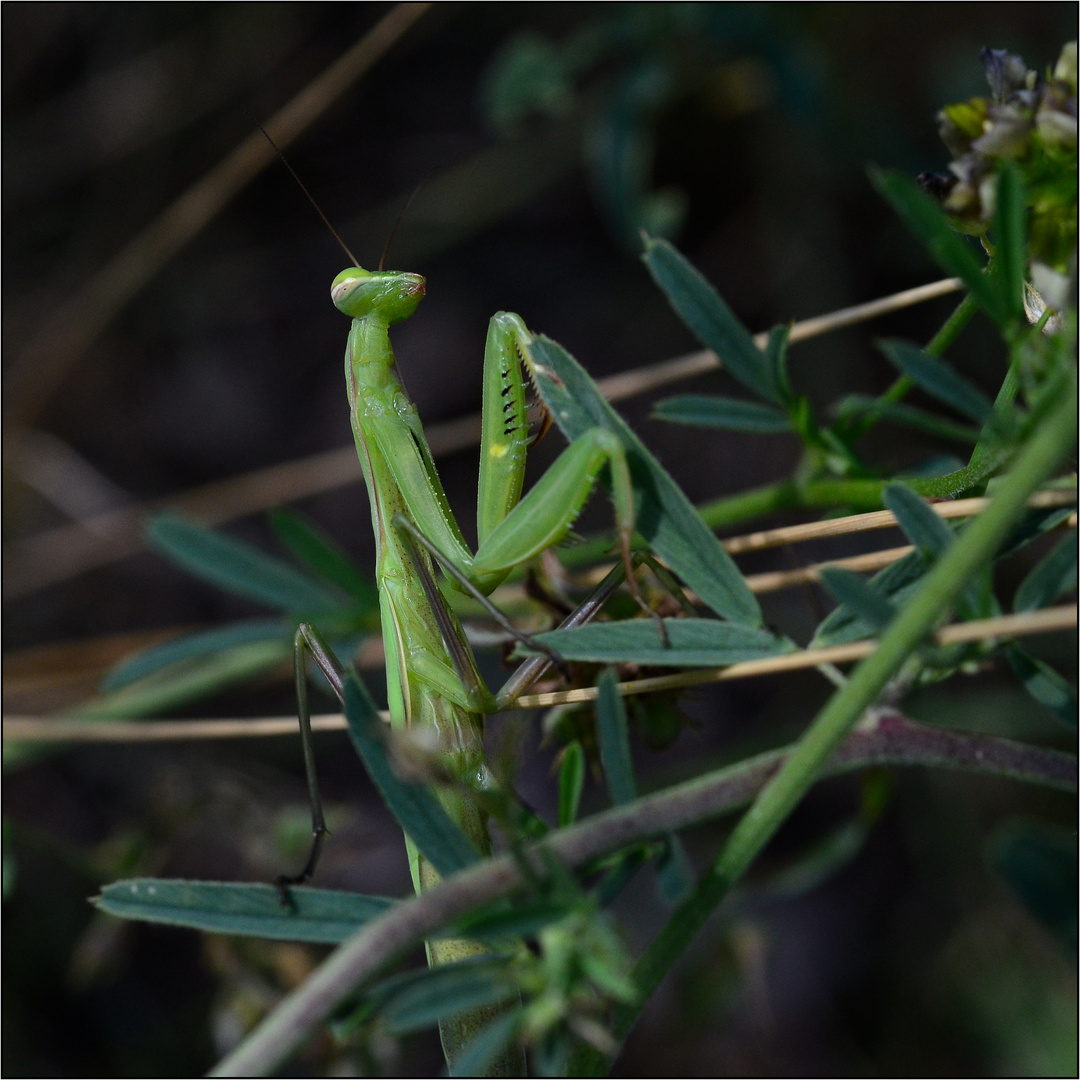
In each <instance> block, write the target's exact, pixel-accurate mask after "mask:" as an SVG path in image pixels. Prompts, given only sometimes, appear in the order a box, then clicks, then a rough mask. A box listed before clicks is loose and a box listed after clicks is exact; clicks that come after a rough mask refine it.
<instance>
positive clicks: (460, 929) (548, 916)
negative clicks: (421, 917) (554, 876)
mask: <svg viewBox="0 0 1080 1080" xmlns="http://www.w3.org/2000/svg"><path fill="white" fill-rule="evenodd" d="M567 910H568V909H567V906H566V904H565V903H560V902H559V901H558V900H557V899H556V900H551V899H548V898H546V897H545V898H540V899H529V900H525V901H523V902H519V903H514V904H511V903H510V902H509V901H499V902H498V903H497V904H495V905H493V906H491V907H488V908H482V909H481V910H480V911H476V912H470V913H469V914H468V915H466V916H465V917H464V918H462V919H459V920H458V921H457V922H456V923H454V925H453V927H452V929H451V930H447V931H446V932H445V936H447V937H467V938H469V939H470V940H472V941H481V942H484V943H485V944H493V945H498V944H500V943H505V942H511V941H520V940H521V939H522V938H532V937H536V935H537V934H538V933H539V932H540V931H541V930H543V928H544V927H545V926H548V925H549V924H550V923H553V922H558V921H559V919H562V918H564V917H565V916H566V914H567Z"/></svg>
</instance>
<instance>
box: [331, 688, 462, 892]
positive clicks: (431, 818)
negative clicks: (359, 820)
mask: <svg viewBox="0 0 1080 1080" xmlns="http://www.w3.org/2000/svg"><path fill="white" fill-rule="evenodd" d="M345 716H346V718H347V719H348V722H349V737H350V738H351V739H352V742H353V746H355V747H356V751H357V753H358V754H359V755H360V758H361V760H362V761H363V762H364V767H365V768H366V769H367V771H368V775H369V776H370V777H371V779H372V781H373V782H374V784H375V786H376V787H377V788H378V789H379V793H380V794H381V795H382V797H383V799H384V800H385V801H386V805H387V806H388V807H389V808H390V812H391V813H392V814H393V815H394V817H395V818H396V819H397V821H398V824H399V825H400V826H401V827H402V829H404V831H405V832H406V833H408V835H409V836H410V837H411V838H412V841H413V843H414V844H416V846H417V847H418V848H419V849H420V851H421V852H422V853H423V855H424V858H426V859H427V860H428V862H430V863H431V865H432V866H434V867H435V869H436V870H437V871H438V872H439V873H440V874H442V876H443V877H446V876H447V875H448V874H452V873H454V872H455V871H457V870H464V869H465V867H467V866H471V865H472V864H473V863H474V862H476V861H477V859H478V858H479V855H478V854H477V851H476V848H474V847H473V845H472V844H471V843H470V842H469V840H468V838H467V837H466V836H465V834H464V833H463V832H462V831H461V829H459V828H458V827H457V825H455V824H454V822H453V821H451V820H450V818H449V817H448V816H447V814H446V811H445V810H443V808H442V806H440V805H439V801H438V800H437V799H436V798H435V796H434V795H432V793H431V792H430V791H429V790H428V789H427V788H426V787H422V786H421V785H419V784H409V783H406V782H405V781H403V780H401V779H399V778H398V777H397V775H396V774H395V773H394V770H393V767H392V766H391V764H390V761H389V759H388V757H387V755H386V745H385V725H384V724H383V722H382V720H381V719H380V718H379V712H378V710H377V709H376V708H375V703H374V702H373V701H372V700H371V697H370V695H369V694H368V692H367V689H366V688H365V687H364V684H363V683H362V682H361V681H360V680H359V679H358V678H357V677H356V676H355V675H350V677H349V678H348V679H346V680H345Z"/></svg>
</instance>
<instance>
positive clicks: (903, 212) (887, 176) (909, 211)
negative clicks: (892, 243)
mask: <svg viewBox="0 0 1080 1080" xmlns="http://www.w3.org/2000/svg"><path fill="white" fill-rule="evenodd" d="M870 178H871V180H873V182H874V186H875V187H876V188H877V189H878V191H879V192H881V194H882V195H883V196H884V197H885V199H886V200H887V201H888V202H889V203H890V204H891V205H892V208H893V209H894V210H895V211H896V213H897V214H898V215H899V216H900V217H901V218H902V219H903V221H904V223H905V224H906V225H907V227H908V228H909V229H910V230H911V231H912V232H913V233H914V234H915V235H916V236H917V237H918V238H919V239H920V240H921V241H922V242H923V243H924V244H925V245H926V247H927V249H928V250H929V251H930V254H931V255H933V257H934V259H935V260H936V261H937V264H938V265H939V266H940V267H941V268H942V269H943V270H944V271H945V272H946V273H947V274H953V275H955V276H956V277H958V278H960V279H961V280H962V281H963V282H964V284H965V285H966V286H967V288H968V289H969V291H970V292H971V295H972V296H973V297H974V298H975V300H976V301H978V303H979V305H980V306H981V307H982V308H983V310H985V311H986V313H987V314H988V315H989V316H990V317H991V318H992V319H993V320H994V321H995V322H997V323H999V324H1001V325H1004V324H1007V323H1008V322H1009V318H1010V312H1009V310H1008V308H1007V307H1006V305H1005V303H1004V302H1003V298H1002V295H1001V292H1000V290H999V289H997V288H996V287H995V283H994V282H992V281H991V280H990V279H989V278H988V277H987V276H986V274H985V273H984V272H983V266H982V263H981V261H980V259H979V257H978V256H977V255H976V254H975V251H974V249H973V248H972V246H971V244H970V242H969V241H968V240H967V239H965V238H964V237H963V236H961V235H960V234H959V233H958V232H956V231H955V230H954V229H953V227H952V225H951V224H950V223H949V219H948V218H947V217H946V216H945V214H944V213H943V212H942V211H941V209H940V208H939V207H938V206H937V205H936V204H935V203H934V202H932V201H931V200H930V199H929V198H927V196H926V195H924V194H923V193H922V192H921V191H920V190H919V188H918V186H917V185H916V184H915V182H914V181H913V180H910V179H909V178H908V177H906V176H902V175H901V174H900V173H890V172H881V171H878V170H873V171H871V173H870Z"/></svg>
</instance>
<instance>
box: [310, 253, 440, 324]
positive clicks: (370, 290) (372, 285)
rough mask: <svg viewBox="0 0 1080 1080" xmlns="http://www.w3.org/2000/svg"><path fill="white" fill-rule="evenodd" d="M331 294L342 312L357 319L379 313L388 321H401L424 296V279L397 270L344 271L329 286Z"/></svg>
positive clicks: (355, 267)
mask: <svg viewBox="0 0 1080 1080" xmlns="http://www.w3.org/2000/svg"><path fill="white" fill-rule="evenodd" d="M330 297H331V299H332V300H333V301H334V304H335V305H336V306H337V308H338V310H339V311H342V312H344V313H345V314H346V315H350V316H352V318H354V319H363V318H365V317H366V316H368V315H378V316H379V317H380V318H382V319H385V320H386V322H387V323H396V322H401V320H402V319H407V318H408V317H409V316H410V315H411V314H412V313H413V312H414V311H415V310H416V305H417V304H419V303H420V301H421V300H422V299H423V298H424V279H423V278H422V277H421V276H420V275H419V274H404V273H401V272H399V271H394V270H379V271H377V272H374V273H373V272H372V271H371V270H362V269H360V267H358V266H351V267H349V269H348V270H342V271H341V273H340V274H338V276H337V277H336V278H334V283H333V284H332V285H331V286H330Z"/></svg>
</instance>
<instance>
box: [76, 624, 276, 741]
mask: <svg viewBox="0 0 1080 1080" xmlns="http://www.w3.org/2000/svg"><path fill="white" fill-rule="evenodd" d="M291 656H292V638H291V636H290V637H287V638H286V637H284V636H280V637H278V638H276V639H274V638H269V639H266V640H262V641H252V642H248V643H247V644H245V645H234V646H233V647H232V648H229V649H222V650H221V651H219V652H215V653H210V654H208V655H206V656H201V657H198V658H195V659H190V660H182V661H180V662H178V663H175V664H170V665H169V666H168V667H167V668H163V669H161V670H159V671H156V672H154V673H153V674H151V675H147V676H146V677H145V678H142V679H139V680H138V682H133V683H128V684H127V685H126V686H122V687H120V688H119V689H117V690H109V691H107V692H105V693H103V694H101V695H99V696H98V697H96V698H92V699H91V700H90V701H87V702H82V703H80V704H79V705H75V706H73V707H72V708H70V709H65V710H64V713H63V714H62V715H64V716H69V717H78V718H80V719H103V720H104V719H108V720H123V719H126V718H128V717H137V716H153V715H154V714H155V713H159V712H162V711H164V710H165V709H171V708H175V707H176V706H177V705H182V704H184V703H186V702H188V701H193V700H195V699H196V698H200V697H205V696H206V695H207V694H212V693H214V692H215V691H217V690H220V689H222V688H223V687H226V686H230V685H232V684H234V683H236V682H237V681H239V680H241V679H248V678H251V677H253V676H255V675H260V674H262V673H263V672H265V671H269V670H271V669H272V668H274V667H276V666H277V665H279V664H281V663H282V662H283V661H285V660H287V659H288V658H289V657H291Z"/></svg>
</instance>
